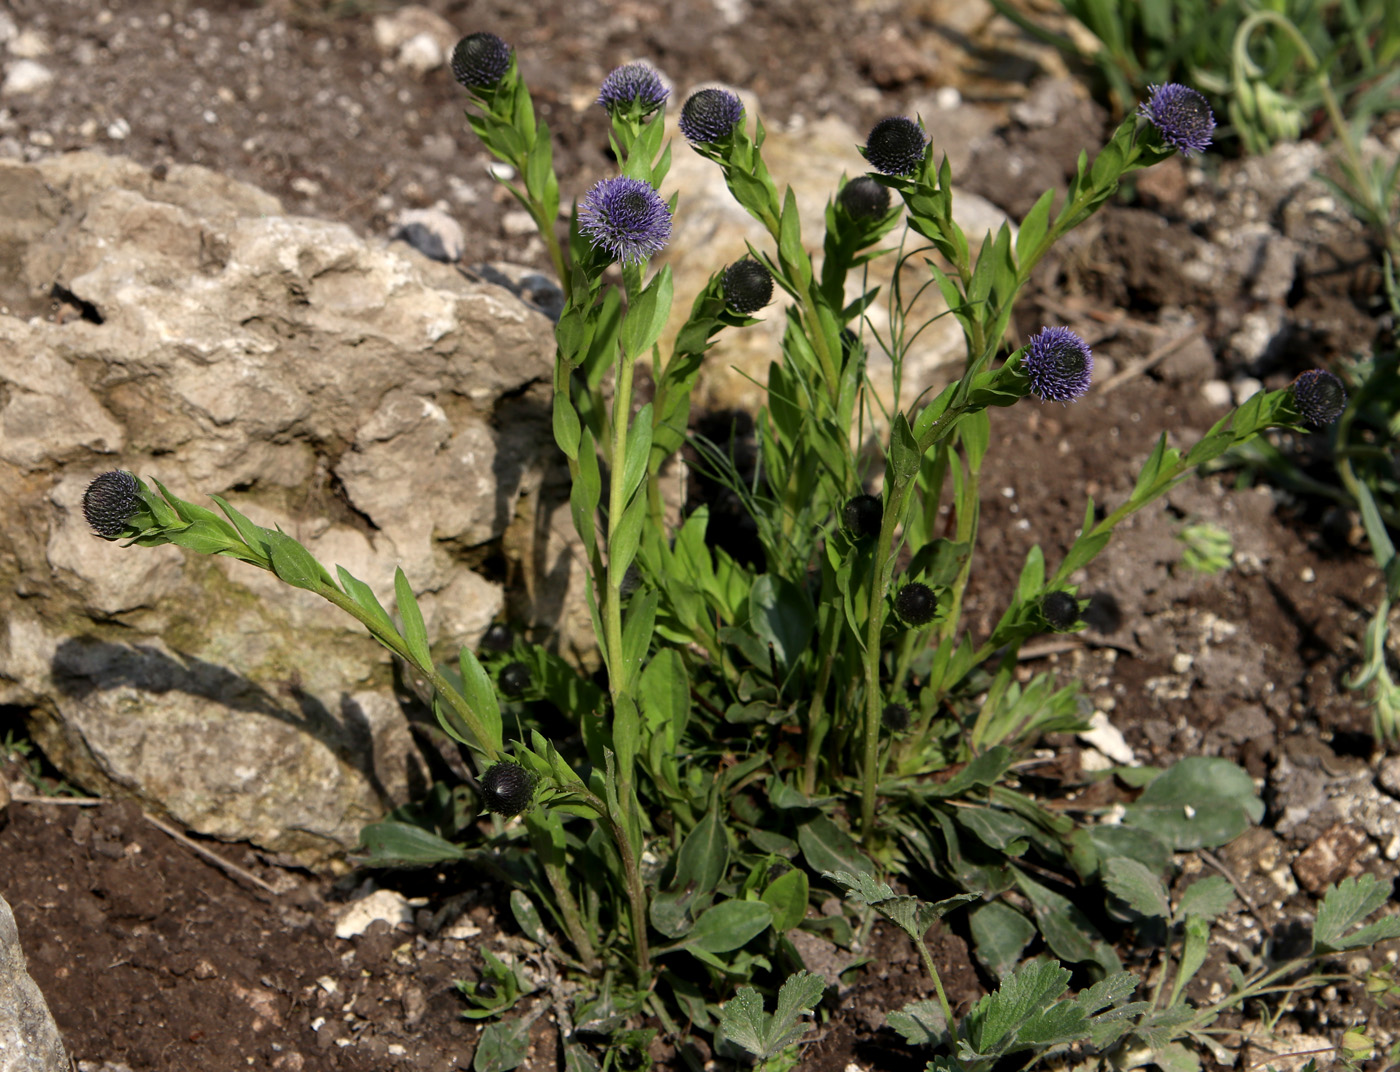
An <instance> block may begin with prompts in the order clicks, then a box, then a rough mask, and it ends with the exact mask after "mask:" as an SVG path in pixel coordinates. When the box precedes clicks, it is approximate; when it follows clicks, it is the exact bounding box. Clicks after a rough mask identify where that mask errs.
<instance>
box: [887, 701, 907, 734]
mask: <svg viewBox="0 0 1400 1072" xmlns="http://www.w3.org/2000/svg"><path fill="white" fill-rule="evenodd" d="M880 723H881V725H883V726H884V727H885V729H887V730H889V731H890V732H891V733H903V732H904V731H905V730H907V729H908V728H909V708H907V707H905V706H904V705H903V704H902V703H892V704H886V705H885V710H884V711H883V712H881V714H880Z"/></svg>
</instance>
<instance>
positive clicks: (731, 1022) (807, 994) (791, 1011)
mask: <svg viewBox="0 0 1400 1072" xmlns="http://www.w3.org/2000/svg"><path fill="white" fill-rule="evenodd" d="M825 991H826V982H825V980H823V979H822V977H821V976H820V975H813V974H812V973H811V972H807V971H800V972H796V973H795V974H793V975H790V976H788V978H787V981H786V982H785V983H783V985H782V988H781V989H780V990H779V991H778V1007H777V1009H776V1011H774V1013H773V1014H772V1015H771V1016H770V1015H769V1014H767V1013H765V1012H764V1011H763V998H762V997H761V996H759V993H758V991H757V990H755V989H754V988H753V987H751V986H742V987H740V988H739V990H738V992H737V993H735V995H734V996H733V997H732V998H730V999H729V1000H728V1001H727V1002H725V1004H724V1009H723V1010H722V1012H721V1013H720V1023H719V1030H720V1034H721V1035H723V1036H724V1037H725V1038H727V1039H728V1040H729V1041H730V1042H733V1043H735V1044H736V1045H738V1046H742V1047H743V1048H744V1049H745V1050H747V1051H748V1052H749V1053H751V1054H753V1055H754V1056H755V1057H757V1058H759V1059H760V1060H766V1059H767V1058H769V1057H773V1056H774V1055H776V1054H778V1053H780V1052H781V1051H782V1050H784V1049H786V1048H787V1047H788V1046H790V1045H792V1044H793V1043H794V1042H796V1041H797V1040H798V1039H800V1038H801V1037H802V1036H803V1035H805V1034H806V1033H807V1024H806V1023H805V1021H804V1020H803V1017H805V1016H806V1015H808V1014H809V1013H810V1012H811V1011H812V1010H813V1009H814V1008H816V1006H817V1005H818V1004H819V1003H820V1002H821V999H822V994H823V993H825Z"/></svg>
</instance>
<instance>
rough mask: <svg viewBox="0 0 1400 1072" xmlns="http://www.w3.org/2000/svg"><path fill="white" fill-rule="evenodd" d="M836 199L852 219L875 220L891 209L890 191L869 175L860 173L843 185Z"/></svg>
mask: <svg viewBox="0 0 1400 1072" xmlns="http://www.w3.org/2000/svg"><path fill="white" fill-rule="evenodd" d="M836 201H837V203H838V204H840V206H841V207H842V208H844V209H845V210H846V214H847V215H849V216H850V217H851V219H853V220H874V219H879V218H880V217H881V216H883V215H884V214H885V213H886V212H888V211H889V210H890V191H889V187H887V186H881V185H880V184H879V183H878V182H876V181H875V180H874V179H872V178H871V177H870V176H869V175H860V176H857V177H856V178H854V179H852V180H851V181H850V182H848V183H846V185H845V186H843V187H841V192H840V193H839V194H837V195H836Z"/></svg>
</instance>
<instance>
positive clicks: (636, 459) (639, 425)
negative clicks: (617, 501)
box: [622, 402, 651, 502]
mask: <svg viewBox="0 0 1400 1072" xmlns="http://www.w3.org/2000/svg"><path fill="white" fill-rule="evenodd" d="M650 455H651V403H650V402H648V403H647V404H646V405H645V406H643V407H642V408H641V410H640V411H639V412H638V413H637V416H636V417H635V418H633V420H632V426H631V427H630V428H628V429H627V462H626V464H625V465H624V466H623V469H622V495H623V501H624V502H625V501H627V500H628V499H631V498H632V494H633V492H635V491H636V490H637V488H638V486H639V485H640V484H641V482H642V478H643V477H644V476H646V475H647V458H648V457H650Z"/></svg>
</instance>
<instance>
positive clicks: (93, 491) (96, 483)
mask: <svg viewBox="0 0 1400 1072" xmlns="http://www.w3.org/2000/svg"><path fill="white" fill-rule="evenodd" d="M140 490H141V489H140V486H139V485H138V484H137V483H136V478H135V477H134V476H132V475H131V474H130V473H128V472H125V471H123V470H121V469H114V470H112V472H110V473H103V474H102V475H101V476H99V477H97V478H96V479H95V480H93V482H92V483H91V484H89V485H88V486H87V491H85V492H83V516H84V517H85V518H87V523H88V524H89V525H91V526H92V531H93V532H95V533H97V535H99V536H106V537H107V538H108V539H111V538H112V537H114V536H120V535H121V534H122V530H123V529H125V528H126V524H127V522H128V521H130V520H131V515H132V514H134V513H136V510H137V508H138V507H139V506H140V505H141V498H140Z"/></svg>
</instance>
